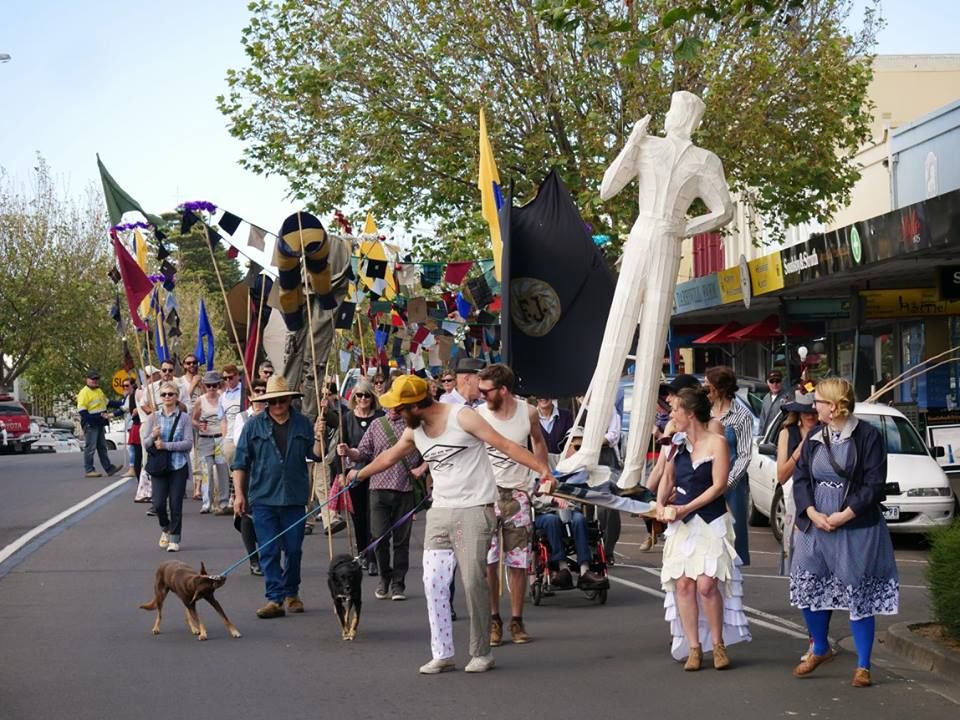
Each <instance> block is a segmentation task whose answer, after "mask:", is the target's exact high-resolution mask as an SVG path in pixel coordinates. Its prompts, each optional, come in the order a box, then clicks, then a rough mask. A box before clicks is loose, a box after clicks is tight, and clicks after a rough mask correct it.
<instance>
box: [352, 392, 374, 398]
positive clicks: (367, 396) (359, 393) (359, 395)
mask: <svg viewBox="0 0 960 720" xmlns="http://www.w3.org/2000/svg"><path fill="white" fill-rule="evenodd" d="M353 396H354V397H355V398H356V399H357V400H363V399H364V398H366V399H367V400H369V399H370V398H372V397H373V395H371V394H370V393H365V392H358V393H354V394H353Z"/></svg>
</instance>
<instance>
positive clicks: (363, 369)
mask: <svg viewBox="0 0 960 720" xmlns="http://www.w3.org/2000/svg"><path fill="white" fill-rule="evenodd" d="M357 305H358V307H357V308H356V314H357V335H359V336H360V368H361V370H360V372H361V374H363V373H365V372H366V370H367V351H366V350H365V349H364V347H363V323H362V322H361V321H360V308H359V305H360V303H357Z"/></svg>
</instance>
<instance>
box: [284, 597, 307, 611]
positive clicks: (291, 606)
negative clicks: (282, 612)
mask: <svg viewBox="0 0 960 720" xmlns="http://www.w3.org/2000/svg"><path fill="white" fill-rule="evenodd" d="M285 602H286V605H287V612H290V613H302V612H303V600H301V599H300V597H299V596H298V595H294V596H293V597H288V598H287V599H286V601H285Z"/></svg>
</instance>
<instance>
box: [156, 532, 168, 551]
mask: <svg viewBox="0 0 960 720" xmlns="http://www.w3.org/2000/svg"><path fill="white" fill-rule="evenodd" d="M169 544H170V536H169V535H167V534H166V533H165V532H162V533H160V542H158V543H157V545H159V546H160V547H161V548H162V549H164V550H166V549H167V546H168V545H169Z"/></svg>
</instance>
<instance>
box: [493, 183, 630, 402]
mask: <svg viewBox="0 0 960 720" xmlns="http://www.w3.org/2000/svg"><path fill="white" fill-rule="evenodd" d="M511 195H512V193H511ZM500 234H501V237H502V238H503V262H502V265H501V271H502V277H503V288H504V292H503V308H502V311H501V324H502V339H501V341H502V345H503V357H504V361H505V362H506V363H507V364H508V365H510V367H512V368H513V371H514V372H515V373H516V376H517V389H516V392H517V393H518V394H520V395H534V396H538V397H571V396H574V395H582V394H583V393H584V392H586V390H587V386H588V385H589V384H590V379H591V377H593V370H594V368H595V367H596V364H597V356H598V355H599V354H600V343H601V342H602V340H603V331H604V328H605V326H606V323H607V314H608V313H609V311H610V303H611V302H612V301H613V289H614V285H615V282H614V279H613V275H612V274H611V273H610V270H609V268H608V267H607V264H606V261H605V260H604V259H603V256H602V255H601V254H600V251H599V250H598V249H597V247H596V246H595V245H594V243H593V239H592V238H591V237H590V231H589V230H588V229H587V226H586V224H585V223H584V222H583V219H582V218H581V217H580V213H579V211H578V210H577V208H576V206H575V205H574V204H573V199H572V198H571V197H570V193H569V191H568V190H567V188H566V187H565V186H564V184H563V182H562V181H561V180H560V177H559V176H558V175H557V172H556V170H551V171H550V173H549V174H548V175H547V177H546V178H544V181H543V183H542V184H541V185H540V189H539V190H538V191H537V196H536V198H534V199H533V200H532V201H531V202H529V203H528V204H526V205H524V206H522V207H512V197H508V198H507V199H506V202H504V204H503V207H502V208H501V209H500Z"/></svg>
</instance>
